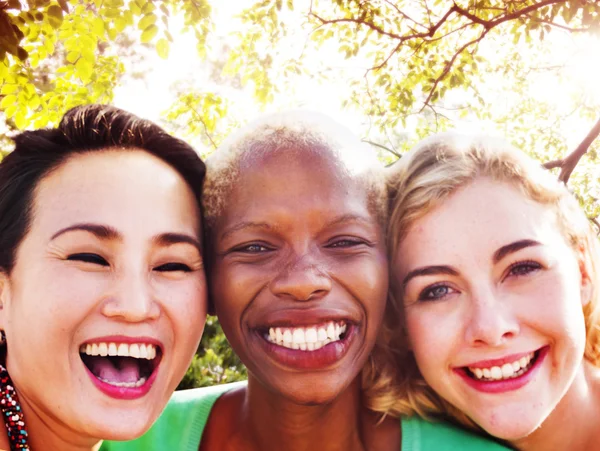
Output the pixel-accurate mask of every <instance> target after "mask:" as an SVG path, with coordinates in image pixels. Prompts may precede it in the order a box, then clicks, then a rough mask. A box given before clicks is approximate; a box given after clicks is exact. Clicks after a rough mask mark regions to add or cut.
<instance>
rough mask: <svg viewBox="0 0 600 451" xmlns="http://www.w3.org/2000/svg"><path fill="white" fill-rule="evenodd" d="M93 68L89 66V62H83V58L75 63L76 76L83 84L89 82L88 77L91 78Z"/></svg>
mask: <svg viewBox="0 0 600 451" xmlns="http://www.w3.org/2000/svg"><path fill="white" fill-rule="evenodd" d="M93 67H94V66H93V65H92V64H90V62H89V61H87V60H85V59H84V58H80V59H79V60H78V61H77V63H76V64H75V69H76V70H77V76H78V77H79V78H80V79H81V80H82V81H83V82H87V81H89V79H90V77H91V76H92V71H93Z"/></svg>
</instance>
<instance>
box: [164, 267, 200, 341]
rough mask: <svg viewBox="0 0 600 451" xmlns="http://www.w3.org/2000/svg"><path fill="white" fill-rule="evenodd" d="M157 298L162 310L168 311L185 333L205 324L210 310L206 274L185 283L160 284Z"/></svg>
mask: <svg viewBox="0 0 600 451" xmlns="http://www.w3.org/2000/svg"><path fill="white" fill-rule="evenodd" d="M156 297H157V299H158V300H159V302H160V303H161V304H162V308H164V309H165V310H167V311H168V314H169V317H170V318H172V319H173V320H174V321H175V322H176V325H178V326H180V328H181V329H182V330H183V331H185V330H192V331H193V330H196V329H197V328H198V327H199V326H198V325H199V324H201V325H203V324H204V320H205V316H206V311H207V308H208V301H207V299H208V294H207V288H206V279H205V277H204V274H199V275H198V277H196V278H190V279H189V280H185V281H183V280H178V281H167V282H163V283H159V284H157V291H156ZM188 328H189V329H188ZM179 333H181V331H179ZM184 333H185V332H184ZM193 336H194V334H191V336H190V338H191V337H193Z"/></svg>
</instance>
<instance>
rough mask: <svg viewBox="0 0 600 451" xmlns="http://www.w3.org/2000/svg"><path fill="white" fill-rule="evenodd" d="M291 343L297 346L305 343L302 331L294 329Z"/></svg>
mask: <svg viewBox="0 0 600 451" xmlns="http://www.w3.org/2000/svg"><path fill="white" fill-rule="evenodd" d="M292 341H293V342H294V343H298V344H300V343H306V340H305V339H304V329H301V328H298V329H294V332H293V333H292Z"/></svg>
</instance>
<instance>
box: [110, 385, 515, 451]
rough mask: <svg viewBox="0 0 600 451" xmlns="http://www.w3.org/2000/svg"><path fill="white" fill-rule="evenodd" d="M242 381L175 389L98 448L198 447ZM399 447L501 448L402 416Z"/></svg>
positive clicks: (189, 450) (438, 450)
mask: <svg viewBox="0 0 600 451" xmlns="http://www.w3.org/2000/svg"><path fill="white" fill-rule="evenodd" d="M245 384H246V383H245V382H236V383H234V384H225V385H217V386H214V387H206V388H195V389H192V390H183V391H178V392H175V394H174V395H173V397H172V398H171V400H170V401H169V403H168V404H167V407H166V408H165V410H164V412H163V413H162V415H161V416H160V417H159V419H158V420H156V423H154V425H153V426H152V427H151V428H150V430H149V431H148V432H146V433H145V434H144V435H143V436H141V437H140V438H138V439H136V440H132V441H128V442H110V441H106V442H104V443H103V444H102V447H101V448H100V451H167V450H168V451H198V447H199V446H200V440H201V439H202V432H203V431H204V426H205V425H206V423H207V421H208V416H209V415H210V411H211V409H212V407H213V405H214V404H215V402H216V400H217V399H218V398H219V396H221V395H222V394H223V393H225V392H226V391H228V390H232V389H235V388H238V387H243V386H244V385H245ZM400 422H401V425H402V426H401V427H402V449H401V451H503V450H504V451H505V450H508V449H509V448H506V447H504V446H502V445H500V444H499V443H496V442H494V441H491V440H488V439H486V438H484V437H480V436H478V435H474V434H471V433H469V432H467V431H465V430H463V429H460V428H457V427H455V426H452V425H450V424H447V423H442V422H436V423H430V422H427V421H425V420H423V419H421V418H419V417H416V416H414V417H405V418H402V419H401V420H400Z"/></svg>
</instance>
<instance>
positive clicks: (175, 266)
mask: <svg viewBox="0 0 600 451" xmlns="http://www.w3.org/2000/svg"><path fill="white" fill-rule="evenodd" d="M191 270H192V269H191V268H190V267H189V266H188V265H185V264H183V263H165V264H164V265H160V266H157V267H156V268H154V271H159V272H174V271H182V272H190V271H191Z"/></svg>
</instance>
